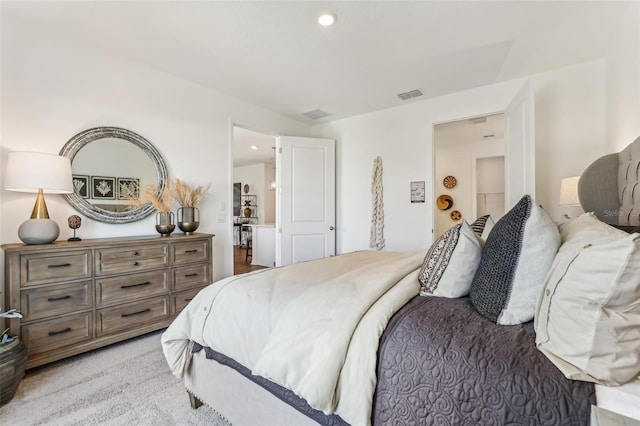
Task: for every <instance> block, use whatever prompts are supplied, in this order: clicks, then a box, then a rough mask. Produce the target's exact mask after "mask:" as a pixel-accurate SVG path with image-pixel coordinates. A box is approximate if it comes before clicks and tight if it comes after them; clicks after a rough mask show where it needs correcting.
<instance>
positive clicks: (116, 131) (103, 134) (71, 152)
mask: <svg viewBox="0 0 640 426" xmlns="http://www.w3.org/2000/svg"><path fill="white" fill-rule="evenodd" d="M104 138H116V139H124V140H127V141H129V142H131V143H133V144H134V145H136V146H138V147H139V148H140V149H142V150H143V151H144V152H145V153H146V154H147V155H148V156H149V158H151V161H152V162H153V164H154V165H155V167H156V177H157V179H158V186H157V188H156V195H160V194H162V193H164V190H165V187H166V186H167V182H168V177H169V175H168V173H167V166H166V165H165V163H164V160H163V159H162V156H161V155H160V152H158V150H157V149H156V147H154V146H153V145H152V144H151V142H149V141H148V140H146V139H145V138H143V137H142V136H140V135H139V134H137V133H135V132H132V131H131V130H127V129H122V128H120V127H94V128H92V129H88V130H84V131H82V132H80V133H78V134H77V135H75V136H73V137H72V138H71V139H69V142H67V143H66V144H65V145H64V146H63V147H62V149H61V150H60V155H62V156H63V157H67V158H69V160H71V163H72V165H73V158H74V157H75V156H76V154H77V153H78V151H79V150H80V149H82V148H83V147H84V146H86V145H87V144H89V143H91V142H93V141H95V140H98V139H104ZM64 197H65V199H66V200H67V202H68V203H69V204H71V206H72V207H73V208H75V209H76V210H78V211H79V212H80V213H81V214H83V215H85V216H87V217H89V218H91V219H95V220H97V221H99V222H104V223H130V222H136V221H138V220H141V219H144V218H145V217H147V216H149V215H150V214H151V213H153V212H154V211H155V208H154V207H153V206H152V205H151V203H146V204H145V205H144V206H142V207H139V208H137V209H133V210H130V211H127V212H110V211H107V210H103V209H100V208H97V207H95V206H93V205H92V204H91V203H89V202H88V201H86V200H85V199H84V198H82V197H80V196H79V195H78V194H76V193H73V194H65V196H64Z"/></svg>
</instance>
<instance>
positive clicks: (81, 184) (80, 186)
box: [73, 175, 91, 198]
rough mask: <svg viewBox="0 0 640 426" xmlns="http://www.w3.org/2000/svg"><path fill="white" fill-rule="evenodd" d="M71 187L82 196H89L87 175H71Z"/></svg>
mask: <svg viewBox="0 0 640 426" xmlns="http://www.w3.org/2000/svg"><path fill="white" fill-rule="evenodd" d="M73 189H74V191H76V194H78V195H79V196H80V197H82V198H89V196H90V195H91V193H90V191H89V176H84V175H73Z"/></svg>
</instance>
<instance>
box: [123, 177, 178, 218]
mask: <svg viewBox="0 0 640 426" xmlns="http://www.w3.org/2000/svg"><path fill="white" fill-rule="evenodd" d="M157 189H158V188H157V185H155V184H148V185H143V186H135V187H134V188H129V187H127V186H123V187H122V188H120V198H121V199H123V200H127V201H129V202H130V203H131V205H132V206H133V207H135V208H140V207H142V206H144V205H145V204H147V203H151V205H152V206H153V208H155V209H156V210H157V211H159V212H164V213H166V212H170V211H171V191H170V190H169V188H167V187H165V188H164V191H163V192H162V194H158V193H157Z"/></svg>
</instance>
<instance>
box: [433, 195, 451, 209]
mask: <svg viewBox="0 0 640 426" xmlns="http://www.w3.org/2000/svg"><path fill="white" fill-rule="evenodd" d="M436 205H437V206H438V208H439V209H440V210H449V209H450V208H451V207H452V206H453V198H452V197H451V195H447V194H442V195H441V196H439V197H438V198H437V199H436Z"/></svg>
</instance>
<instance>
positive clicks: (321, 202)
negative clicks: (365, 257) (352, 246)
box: [276, 136, 336, 266]
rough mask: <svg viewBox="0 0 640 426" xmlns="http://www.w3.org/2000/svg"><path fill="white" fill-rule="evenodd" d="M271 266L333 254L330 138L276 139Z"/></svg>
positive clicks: (333, 143) (332, 159) (332, 163)
mask: <svg viewBox="0 0 640 426" xmlns="http://www.w3.org/2000/svg"><path fill="white" fill-rule="evenodd" d="M276 147H277V155H276V173H277V179H276V180H277V182H278V188H277V190H276V266H284V265H289V264H292V263H296V262H303V261H306V260H313V259H320V258H323V257H328V256H334V255H335V247H336V241H335V215H336V212H335V141H334V140H332V139H318V138H301V137H291V136H281V137H279V138H277V141H276Z"/></svg>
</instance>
